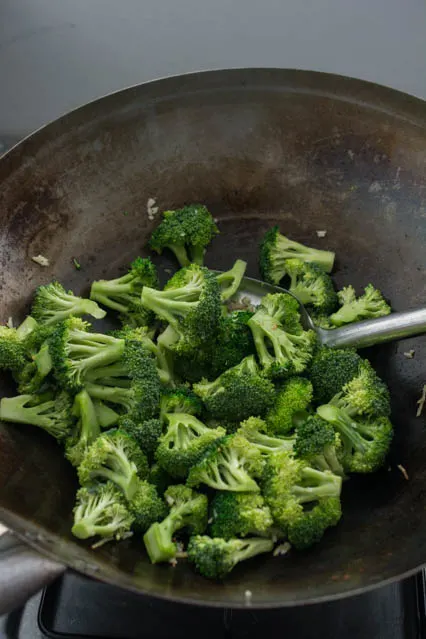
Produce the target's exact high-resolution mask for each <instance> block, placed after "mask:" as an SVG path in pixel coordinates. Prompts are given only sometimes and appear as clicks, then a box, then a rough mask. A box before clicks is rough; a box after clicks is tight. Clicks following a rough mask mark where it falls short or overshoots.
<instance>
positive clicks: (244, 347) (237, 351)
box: [197, 311, 256, 381]
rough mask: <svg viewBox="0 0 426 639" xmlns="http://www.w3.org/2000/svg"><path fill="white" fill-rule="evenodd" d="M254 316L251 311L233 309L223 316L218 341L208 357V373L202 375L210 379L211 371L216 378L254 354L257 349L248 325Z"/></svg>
mask: <svg viewBox="0 0 426 639" xmlns="http://www.w3.org/2000/svg"><path fill="white" fill-rule="evenodd" d="M252 316H253V313H251V312H250V311H233V312H232V313H229V315H226V316H225V317H221V319H220V322H219V329H218V334H217V337H216V341H215V344H214V347H213V348H212V349H211V351H212V352H211V354H210V356H209V357H208V362H207V366H206V371H207V374H206V373H205V374H204V375H202V377H208V378H209V379H210V375H209V374H208V373H210V374H211V375H212V377H213V379H214V378H215V377H217V376H218V375H221V373H224V372H225V371H226V370H228V368H232V367H233V366H236V365H237V364H239V363H240V362H241V360H243V359H244V358H245V357H248V356H249V355H254V353H255V351H256V349H255V347H254V342H253V336H252V333H251V330H250V328H249V326H248V325H247V322H248V321H249V319H250V318H251V317H252ZM197 381H198V380H197Z"/></svg>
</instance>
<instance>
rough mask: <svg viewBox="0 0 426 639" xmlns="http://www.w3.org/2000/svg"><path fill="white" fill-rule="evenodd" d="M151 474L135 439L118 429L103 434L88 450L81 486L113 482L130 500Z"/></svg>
mask: <svg viewBox="0 0 426 639" xmlns="http://www.w3.org/2000/svg"><path fill="white" fill-rule="evenodd" d="M147 475H148V461H147V458H146V456H145V455H144V453H143V452H142V451H141V449H140V448H139V446H138V445H137V443H136V442H135V440H134V439H133V438H132V437H130V435H128V434H127V433H125V432H123V431H120V430H118V429H114V430H109V431H106V432H105V433H102V435H100V436H99V437H98V438H97V439H96V440H95V441H94V442H93V444H92V445H91V446H90V447H89V448H88V449H87V451H86V453H85V455H84V457H83V461H82V462H81V464H80V466H79V468H78V478H79V480H80V483H81V484H82V485H83V486H84V485H85V484H91V483H93V482H95V481H99V480H104V481H112V482H114V484H116V485H117V486H118V487H119V488H120V489H121V490H122V492H123V493H124V496H125V497H126V499H127V500H128V501H130V500H131V499H133V497H134V496H135V494H136V491H137V489H138V478H140V479H145V477H146V476H147Z"/></svg>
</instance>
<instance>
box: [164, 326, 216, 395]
mask: <svg viewBox="0 0 426 639" xmlns="http://www.w3.org/2000/svg"><path fill="white" fill-rule="evenodd" d="M169 328H170V326H169ZM166 331H167V329H166ZM160 338H161V336H160ZM160 338H159V339H160ZM215 352H216V349H215V347H214V342H213V341H212V342H210V343H208V344H203V345H202V346H200V347H199V348H197V350H195V351H194V352H192V353H188V354H183V353H176V352H174V353H173V364H174V370H175V373H176V375H177V376H178V377H179V378H180V379H184V380H185V381H186V382H189V383H190V384H195V383H196V382H199V381H201V380H202V379H204V378H206V379H210V378H211V375H212V368H213V364H212V359H213V357H214V353H215ZM213 377H214V375H213Z"/></svg>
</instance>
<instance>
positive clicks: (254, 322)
mask: <svg viewBox="0 0 426 639" xmlns="http://www.w3.org/2000/svg"><path fill="white" fill-rule="evenodd" d="M248 325H249V326H250V329H251V331H252V333H253V339H254V344H255V347H256V351H257V355H258V357H259V361H260V363H261V365H262V367H263V368H264V370H265V372H266V373H267V374H268V375H270V376H271V377H284V376H289V375H294V373H303V371H304V370H305V369H306V368H307V366H308V365H309V363H310V361H311V359H312V355H313V352H314V349H315V347H316V345H317V337H316V333H315V331H312V330H308V331H304V330H303V328H302V325H301V323H300V314H299V304H298V302H297V300H296V299H295V298H294V297H292V296H291V295H288V294H287V293H275V294H269V295H266V296H265V297H264V298H263V299H262V303H261V305H260V307H259V308H258V310H257V311H256V313H255V314H254V315H253V317H252V318H251V319H249V321H248Z"/></svg>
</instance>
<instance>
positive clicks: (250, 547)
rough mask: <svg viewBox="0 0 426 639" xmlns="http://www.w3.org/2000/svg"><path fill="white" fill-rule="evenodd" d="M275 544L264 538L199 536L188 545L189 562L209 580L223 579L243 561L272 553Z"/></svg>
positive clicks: (192, 538)
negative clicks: (265, 553)
mask: <svg viewBox="0 0 426 639" xmlns="http://www.w3.org/2000/svg"><path fill="white" fill-rule="evenodd" d="M273 547H274V542H273V541H272V540H271V539H265V538H262V537H260V538H259V537H251V538H247V539H229V540H227V541H226V540H225V539H222V538H221V537H214V538H211V537H207V536H206V535H197V536H195V537H191V539H190V540H189V544H188V561H189V562H190V563H191V564H193V565H194V567H195V568H196V570H197V571H198V572H199V573H200V574H201V575H203V577H207V579H223V577H225V576H226V575H227V574H228V573H229V572H231V570H232V569H233V568H234V567H235V566H236V565H237V564H238V563H240V562H241V561H245V560H246V559H251V557H255V556H256V555H260V554H261V553H264V552H271V551H272V549H273Z"/></svg>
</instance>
